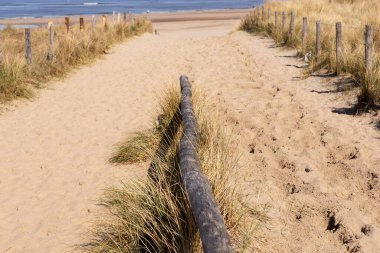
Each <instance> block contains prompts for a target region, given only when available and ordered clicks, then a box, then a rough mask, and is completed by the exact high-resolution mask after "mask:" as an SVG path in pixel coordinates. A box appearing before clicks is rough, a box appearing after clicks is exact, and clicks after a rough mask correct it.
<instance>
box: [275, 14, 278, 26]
mask: <svg viewBox="0 0 380 253" xmlns="http://www.w3.org/2000/svg"><path fill="white" fill-rule="evenodd" d="M274 26H275V27H276V28H277V26H278V12H277V11H275V12H274Z"/></svg>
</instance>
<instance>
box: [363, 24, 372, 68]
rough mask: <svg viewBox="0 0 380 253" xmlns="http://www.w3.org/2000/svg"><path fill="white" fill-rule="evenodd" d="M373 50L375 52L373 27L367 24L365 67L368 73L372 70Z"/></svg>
mask: <svg viewBox="0 0 380 253" xmlns="http://www.w3.org/2000/svg"><path fill="white" fill-rule="evenodd" d="M372 52H373V27H372V26H370V25H366V26H365V69H366V71H367V75H368V74H371V72H372Z"/></svg>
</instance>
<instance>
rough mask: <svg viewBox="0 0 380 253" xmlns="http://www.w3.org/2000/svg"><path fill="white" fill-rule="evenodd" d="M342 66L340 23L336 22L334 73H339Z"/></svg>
mask: <svg viewBox="0 0 380 253" xmlns="http://www.w3.org/2000/svg"><path fill="white" fill-rule="evenodd" d="M341 66H342V23H341V22H338V23H336V74H337V75H339V74H340V72H341Z"/></svg>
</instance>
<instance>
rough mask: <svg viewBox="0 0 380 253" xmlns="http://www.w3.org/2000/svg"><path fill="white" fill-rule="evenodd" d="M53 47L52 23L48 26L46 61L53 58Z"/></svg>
mask: <svg viewBox="0 0 380 253" xmlns="http://www.w3.org/2000/svg"><path fill="white" fill-rule="evenodd" d="M53 47H54V27H53V24H51V25H50V26H49V51H48V55H47V59H48V61H52V60H53V57H54V55H53Z"/></svg>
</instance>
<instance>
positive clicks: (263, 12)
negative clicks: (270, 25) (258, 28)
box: [261, 6, 265, 23]
mask: <svg viewBox="0 0 380 253" xmlns="http://www.w3.org/2000/svg"><path fill="white" fill-rule="evenodd" d="M261 19H262V21H263V23H264V22H265V7H264V6H263V7H262V13H261Z"/></svg>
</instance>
